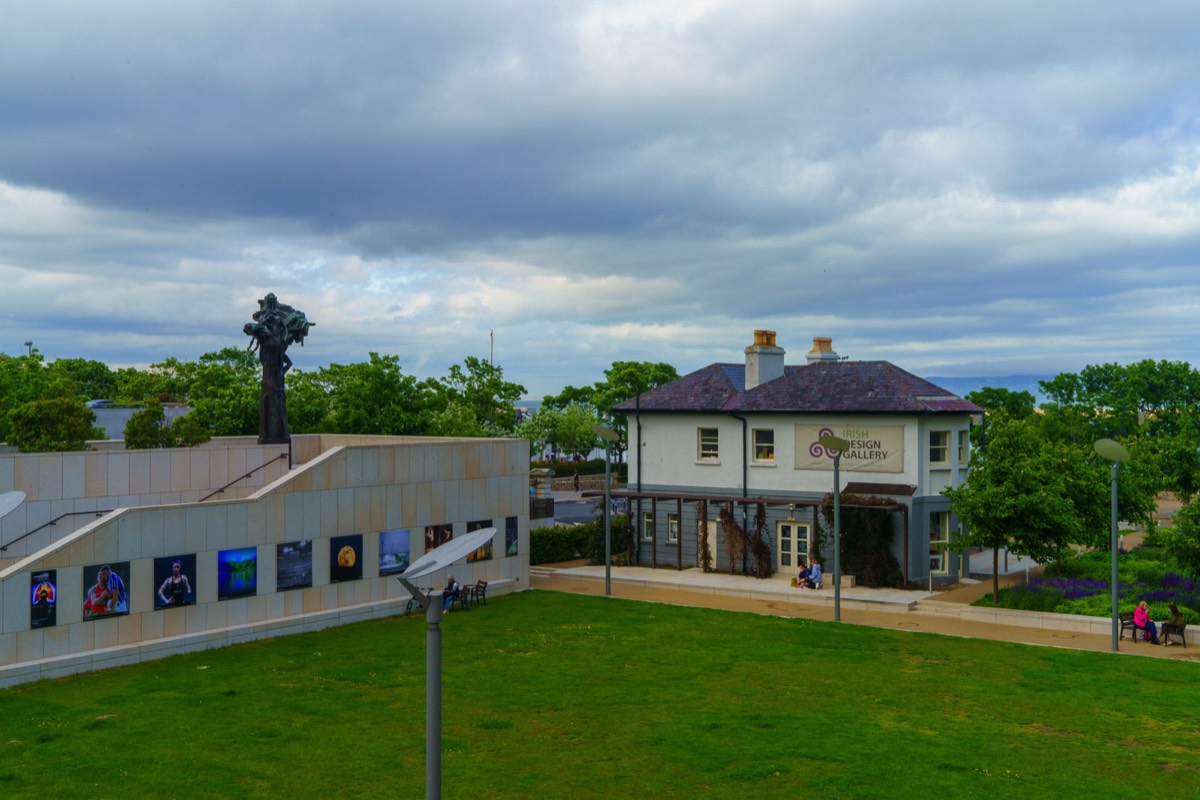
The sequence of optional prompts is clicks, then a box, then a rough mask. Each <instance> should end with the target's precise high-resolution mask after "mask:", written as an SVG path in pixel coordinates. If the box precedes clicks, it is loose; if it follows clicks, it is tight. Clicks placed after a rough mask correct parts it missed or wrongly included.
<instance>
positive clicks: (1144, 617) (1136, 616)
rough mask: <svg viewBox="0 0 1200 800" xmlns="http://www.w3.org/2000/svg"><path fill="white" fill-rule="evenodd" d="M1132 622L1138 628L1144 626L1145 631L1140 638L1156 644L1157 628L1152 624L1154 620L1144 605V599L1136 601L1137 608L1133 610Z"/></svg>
mask: <svg viewBox="0 0 1200 800" xmlns="http://www.w3.org/2000/svg"><path fill="white" fill-rule="evenodd" d="M1133 624H1134V625H1136V626H1138V627H1139V628H1145V629H1146V633H1145V634H1143V637H1142V638H1145V639H1149V640H1150V641H1152V642H1154V643H1155V644H1158V628H1157V627H1156V626H1155V625H1154V621H1153V620H1151V619H1150V610H1149V609H1148V608H1147V607H1146V601H1145V600H1143V601H1142V602H1140V603H1138V606H1137V608H1135V609H1134V610H1133Z"/></svg>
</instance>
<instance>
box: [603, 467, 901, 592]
mask: <svg viewBox="0 0 1200 800" xmlns="http://www.w3.org/2000/svg"><path fill="white" fill-rule="evenodd" d="M868 488H869V489H874V490H880V489H882V490H885V491H889V492H891V493H892V494H893V495H895V494H904V495H911V494H912V493H913V491H915V489H913V488H912V487H907V486H893V485H890V484H857V485H856V484H853V483H850V484H847V485H846V488H845V490H844V491H843V493H842V495H843V497H845V495H846V494H860V493H865V492H863V491H862V490H863V489H868ZM852 489H854V490H857V491H851V490H852ZM897 490H899V491H897ZM609 495H610V496H611V497H613V498H625V499H626V501H627V503H628V504H627V506H626V509H627V510H628V509H630V508H631V507H632V503H633V501H638V503H639V506H640V504H641V502H642V501H646V500H648V501H650V514H651V517H652V518H653V519H655V520H657V519H658V503H659V501H662V502H667V503H674V504H675V510H676V514H677V515H678V519H679V520H680V525H679V527H680V530H679V537H678V539H677V540H676V542H675V552H676V560H675V565H674V566H675V569H677V570H682V569H683V504H684V503H700V502H703V503H706V504H716V505H723V506H726V507H727V508H728V509H729V512H730V514H732V513H733V510H734V507H735V506H740V507H742V510H743V512H744V513H745V514H747V515H748V512H749V509H750V508H751V507H754V506H758V505H762V506H764V507H767V508H771V507H776V506H788V507H789V508H805V507H807V508H809V509H810V510H811V512H812V521H813V527H814V529H815V528H817V527H818V526H819V522H818V519H817V514H818V509H820V507H821V506H822V505H824V504H825V500H824V498H821V499H817V498H813V497H787V496H781V495H754V496H747V497H731V496H730V495H727V494H694V493H684V494H681V493H678V492H639V491H636V490H633V489H616V490H614V491H611V492H609ZM582 497H586V498H596V497H598V498H600V499H601V500H603V498H604V493H603V492H595V491H588V492H583V494H582ZM876 499H878V500H879V501H882V502H875V503H853V502H850V503H847V502H846V501H845V500H844V499H843V501H842V503H841V506H842V508H862V509H879V510H881V511H890V512H893V513H895V512H899V513H900V515H901V518H902V528H903V532H904V580H905V582H907V581H908V576H909V564H908V543H909V522H910V521H909V513H908V511H909V509H908V506H907V505H906V504H904V503H902V502H900V501H898V500H891V499H887V498H882V497H876ZM604 513H605V514H608V513H610V509H608V508H605V509H604ZM630 527H631V529H633V531H637V528H636V527H634V520H633V518H632V516H631V517H630ZM651 531H652V532H651V539H650V566H651V567H652V568H654V569H657V568H658V566H659V564H658V525H655V526H654V527H653V528H652V529H651ZM635 535H638V536H640V532H637V533H635ZM695 535H696V537H697V539H699V536H700V532H699V531H697V532H696V534H695ZM700 550H701V547H700V542H699V541H697V542H696V552H697V553H699V552H700ZM713 564H714V565H715V564H716V556H715V554H714V556H713ZM663 566H664V567H665V566H670V565H667V564H664V565H663Z"/></svg>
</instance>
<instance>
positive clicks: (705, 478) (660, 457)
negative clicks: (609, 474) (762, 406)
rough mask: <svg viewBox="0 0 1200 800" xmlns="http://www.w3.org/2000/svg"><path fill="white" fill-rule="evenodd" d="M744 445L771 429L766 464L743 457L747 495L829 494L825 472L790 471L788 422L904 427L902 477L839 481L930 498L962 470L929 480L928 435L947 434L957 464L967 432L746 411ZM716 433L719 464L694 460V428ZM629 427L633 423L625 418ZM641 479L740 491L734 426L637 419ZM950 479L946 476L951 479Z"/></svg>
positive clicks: (699, 418) (633, 479)
mask: <svg viewBox="0 0 1200 800" xmlns="http://www.w3.org/2000/svg"><path fill="white" fill-rule="evenodd" d="M746 418H747V420H748V422H747V425H746V437H747V440H746V448H747V455H749V451H750V448H752V446H753V438H752V437H753V430H754V429H755V428H771V429H773V430H774V431H775V462H774V464H762V463H756V462H755V461H754V460H753V459H752V458H750V459H749V462H748V463H749V468H748V474H749V487H748V488H749V491H750V493H752V494H792V493H796V492H800V493H816V494H823V493H825V492H828V491H830V489H831V486H832V478H833V475H832V468H831V469H830V471H821V470H807V469H800V470H798V469H796V468H795V464H796V437H795V426H796V425H798V424H799V425H827V426H829V427H832V428H835V429H837V428H844V427H846V426H853V425H862V426H879V427H882V426H895V425H903V426H904V469H903V471H902V472H866V471H854V472H849V471H846V470H843V471H842V480H843V482H848V481H867V482H871V483H894V484H901V485H905V486H916V487H918V491H917V495H918V496H920V495H924V494H937V493H938V492H940V491H941V486H942V485H946V484H942V483H941V480H942V478H943V473H944V478H945V480H947V481H948V480H952V479H953V480H957V481H958V482H960V483H961V481H962V480H963V477H964V476H965V470H966V465H965V464H963V465H961V469H960V468H959V465H957V464H953V470H952V469H951V467H947V468H946V469H935V470H933V473H936V475H934V476H933V477H931V468H930V465H929V438H928V436H929V434H928V432H929V431H930V430H948V431H950V432H951V433H950V451H951V452H950V457H951V459H952V461H953V460H955V459H957V442H958V439H957V437H958V433H957V432H958V431H959V430H967V427H968V424H969V420H968V418H967V417H966V416H965V415H964V416H962V417H936V418H929V419H927V420H926V419H918V418H917V417H915V416H908V417H899V416H867V415H864V416H861V417H832V416H831V417H827V418H822V417H817V416H800V415H787V414H773V415H754V414H747V415H746ZM702 427H705V428H717V429H718V431H719V436H720V460H719V462H717V463H712V462H701V461H698V460H697V458H696V455H697V433H696V432H697V429H698V428H702ZM630 428H631V430H634V431H636V424H635V423H634V422H633V421H632V419H631V424H630ZM641 438H642V442H643V445H642V453H641V463H642V482H643V484H644V485H646V486H686V487H689V488H691V489H712V490H714V491H717V492H720V491H730V490H734V489H736V490H739V491H740V490H741V489H742V474H743V473H742V466H743V456H742V447H743V440H742V421H741V420H739V419H737V418H735V417H731V416H729V415H727V414H645V415H643V416H642V436H641ZM637 464H638V454H637V451H636V449H635V446H633V447H631V448H630V451H629V469H630V477H629V484H630V485H636V484H637V480H638V476H637ZM952 476H953V477H952Z"/></svg>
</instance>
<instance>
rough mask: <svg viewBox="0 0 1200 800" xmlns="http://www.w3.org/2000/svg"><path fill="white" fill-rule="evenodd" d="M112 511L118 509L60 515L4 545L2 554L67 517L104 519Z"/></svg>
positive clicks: (1, 550) (71, 512) (0, 549)
mask: <svg viewBox="0 0 1200 800" xmlns="http://www.w3.org/2000/svg"><path fill="white" fill-rule="evenodd" d="M110 511H116V509H115V508H109V509H106V510H105V511H68V512H67V513H65V514H59V515H58V516H57V517H55V518H54V519H52V520H50V521H49V522H45V523H42V524H41V525H38V526H37V527H36V528H34V529H33V530H31V531H29V532H27V533H23V534H21V535H20V536H18V537H17V538H15V539H13V540H12V541H11V542H9V543H8V544H6V545H4V546H3V547H0V552H4V551H5V550H8V548H9V546H10V545H14V544H16V543H17V542H19V541H21V540H22V539H24V538H26V537H28V536H33V535H34V534H35V533H37V532H38V531H40V530H41V529H42V528H49V527H50V526H51V525H57V524H58V521H59V520H60V519H66V518H67V517H77V516H79V515H81V514H95V515H96V516H97V517H103V516H104V515H105V514H107V513H109V512H110Z"/></svg>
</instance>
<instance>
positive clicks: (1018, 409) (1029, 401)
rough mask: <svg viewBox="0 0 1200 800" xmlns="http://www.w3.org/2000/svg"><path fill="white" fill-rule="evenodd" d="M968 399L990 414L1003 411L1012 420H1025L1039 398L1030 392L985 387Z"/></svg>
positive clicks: (972, 393) (971, 394) (968, 396)
mask: <svg viewBox="0 0 1200 800" xmlns="http://www.w3.org/2000/svg"><path fill="white" fill-rule="evenodd" d="M966 399H967V400H970V401H971V402H972V403H974V404H975V405H977V406H980V407H981V408H983V409H984V410H985V411H987V412H988V413H995V412H997V411H1003V412H1004V413H1005V414H1007V415H1008V416H1009V417H1011V418H1012V419H1025V418H1026V417H1028V416H1029V415H1030V414H1032V413H1033V410H1034V408H1035V406H1036V404H1037V398H1035V397H1034V396H1033V395H1032V394H1030V393H1029V392H1024V391H1021V392H1014V391H1013V390H1012V389H1004V388H998V387H994V386H985V387H983V388H982V389H980V390H978V391H975V392H970V393H969V394H967V397H966Z"/></svg>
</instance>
